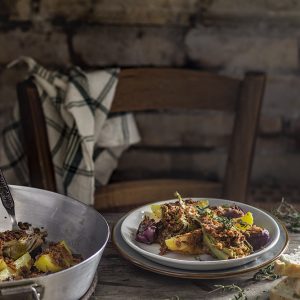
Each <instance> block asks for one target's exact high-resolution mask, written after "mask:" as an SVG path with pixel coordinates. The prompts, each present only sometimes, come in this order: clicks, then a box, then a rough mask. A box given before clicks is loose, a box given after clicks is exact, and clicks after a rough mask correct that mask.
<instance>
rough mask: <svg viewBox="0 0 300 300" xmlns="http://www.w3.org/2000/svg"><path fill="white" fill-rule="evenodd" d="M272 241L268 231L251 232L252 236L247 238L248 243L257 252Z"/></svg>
mask: <svg viewBox="0 0 300 300" xmlns="http://www.w3.org/2000/svg"><path fill="white" fill-rule="evenodd" d="M269 240H270V233H269V231H268V230H267V229H263V230H262V231H256V232H250V235H249V236H248V237H247V241H248V242H249V244H250V245H251V246H252V247H253V250H254V251H256V250H258V249H260V248H262V247H263V246H265V245H266V244H267V243H268V242H269Z"/></svg>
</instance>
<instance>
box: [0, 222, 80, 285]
mask: <svg viewBox="0 0 300 300" xmlns="http://www.w3.org/2000/svg"><path fill="white" fill-rule="evenodd" d="M18 225H19V227H20V229H19V230H8V231H4V232H1V233H0V281H9V280H16V279H22V278H30V277H37V276H41V275H45V274H49V273H54V272H58V271H61V270H63V269H67V268H69V267H71V266H73V265H75V264H77V263H79V262H80V261H82V257H81V256H80V255H75V254H73V253H72V252H71V250H70V248H69V247H68V245H67V244H66V242H65V241H60V242H58V243H53V242H50V243H48V242H47V241H46V237H47V232H46V231H44V230H41V229H39V228H33V227H32V226H31V225H30V224H28V223H19V224H18Z"/></svg>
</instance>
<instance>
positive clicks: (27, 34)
mask: <svg viewBox="0 0 300 300" xmlns="http://www.w3.org/2000/svg"><path fill="white" fill-rule="evenodd" d="M299 20H300V2H298V1H295V0H286V1H280V0H265V1H261V0H252V1H243V0H205V1H203V0H202V1H200V0H127V1H125V0H68V1H67V0H66V1H63V0H2V1H0V47H1V48H0V128H3V126H4V125H5V123H6V122H7V118H6V117H7V116H9V114H8V111H9V110H10V109H11V107H12V106H13V104H14V102H15V98H16V93H15V84H16V82H17V81H19V80H20V79H22V76H23V74H24V70H22V69H14V70H6V69H5V66H6V64H7V63H8V62H10V61H11V60H13V59H15V58H16V57H18V56H19V55H29V56H32V57H34V58H35V59H36V60H38V61H39V62H40V63H42V64H44V65H46V66H48V67H50V68H55V67H57V66H59V67H66V66H68V65H70V64H77V65H80V66H81V67H83V68H85V69H89V68H102V67H108V66H121V67H123V66H175V67H192V68H197V69H207V70H212V71H216V72H219V73H221V74H226V75H231V76H235V77H241V76H242V75H243V73H244V72H245V71H248V70H260V71H265V72H267V75H268V81H267V87H266V92H265V98H264V104H263V111H262V118H261V122H260V131H259V138H258V144H257V148H256V154H255V163H254V169H253V176H252V180H253V183H254V184H263V185H265V186H266V185H267V186H269V187H272V188H273V187H276V186H282V185H284V186H288V187H289V186H293V185H294V186H296V185H297V184H298V183H299V178H300V151H299V150H300V99H299V98H300V93H299V92H300V77H299V36H300V21H299ZM183 101H184V99H183ZM137 120H138V123H139V127H140V130H141V132H142V135H143V137H144V140H143V143H142V144H141V145H138V146H136V147H134V148H132V149H131V150H130V151H128V152H127V153H126V155H124V157H123V158H122V160H121V162H120V166H119V170H118V172H117V173H116V174H115V175H114V178H115V179H120V178H133V177H139V176H163V175H165V174H170V173H172V174H173V175H174V174H175V175H176V176H178V177H180V176H186V175H187V174H189V175H190V176H201V177H205V178H213V179H217V178H222V176H223V171H224V164H225V150H226V145H227V142H228V132H229V130H230V126H231V123H232V119H231V117H230V116H228V115H225V114H220V113H211V112H209V113H207V114H203V113H188V112H180V113H179V112H173V113H164V114H163V116H161V115H160V116H157V115H155V114H152V113H144V114H139V115H138V116H137ZM170 128H171V129H172V130H171V131H170V130H169V129H170ZM158 132H159V134H158ZM200 170H201V171H200ZM187 171H188V172H187ZM266 193H270V191H266ZM276 197H280V195H279V194H278V195H276ZM291 197H294V198H295V197H299V193H296V192H295V193H294V194H292V195H291Z"/></svg>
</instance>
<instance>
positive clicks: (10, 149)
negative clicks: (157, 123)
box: [0, 57, 140, 204]
mask: <svg viewBox="0 0 300 300" xmlns="http://www.w3.org/2000/svg"><path fill="white" fill-rule="evenodd" d="M20 62H25V63H26V64H27V65H28V69H29V72H28V75H29V76H33V77H34V80H35V84H36V86H37V88H38V92H39V95H40V99H41V102H42V107H43V111H44V115H45V121H46V127H47V132H48V139H49V144H50V150H51V154H52V161H53V165H54V169H55V170H54V171H55V179H56V185H57V190H58V192H59V193H63V194H66V195H69V196H71V197H74V198H76V199H78V200H80V201H82V202H84V203H86V204H93V201H94V191H95V186H96V185H97V184H99V185H105V184H107V182H108V180H109V178H110V176H111V174H112V172H113V170H114V169H115V168H116V166H117V162H118V158H119V157H120V156H121V154H122V152H123V151H124V150H125V149H127V148H128V147H129V145H131V144H133V143H137V142H138V141H139V140H140V136H139V133H138V130H137V127H136V124H135V121H134V118H133V116H132V114H118V115H116V114H110V113H109V111H110V107H111V104H112V101H113V97H114V94H115V90H116V86H117V81H118V72H119V70H118V69H107V70H101V71H95V72H90V73H85V72H83V71H82V70H81V69H80V68H78V67H74V68H71V69H70V70H69V71H67V72H64V73H63V72H58V71H49V70H47V69H45V68H44V67H42V66H41V65H39V64H37V63H36V62H35V61H34V60H33V59H32V58H29V57H21V58H19V59H18V60H16V61H14V62H12V63H11V64H10V65H9V67H12V66H13V65H15V64H17V63H20ZM20 126H21V125H20V121H19V112H18V107H17V106H16V107H15V109H14V112H13V120H12V122H11V123H10V124H9V125H8V126H7V127H6V128H5V129H4V131H3V134H2V142H1V144H0V166H1V168H2V170H3V172H4V174H5V176H6V177H7V181H8V182H9V183H11V184H21V185H28V184H29V182H28V169H27V164H26V155H25V154H24V151H23V148H22V143H21V133H20Z"/></svg>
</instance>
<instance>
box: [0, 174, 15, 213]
mask: <svg viewBox="0 0 300 300" xmlns="http://www.w3.org/2000/svg"><path fill="white" fill-rule="evenodd" d="M0 197H1V201H2V204H3V206H4V207H5V209H6V211H7V212H8V214H9V215H10V216H15V203H14V199H13V197H12V195H11V193H10V190H9V187H8V185H7V182H6V180H5V177H4V175H3V172H2V170H1V169H0Z"/></svg>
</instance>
